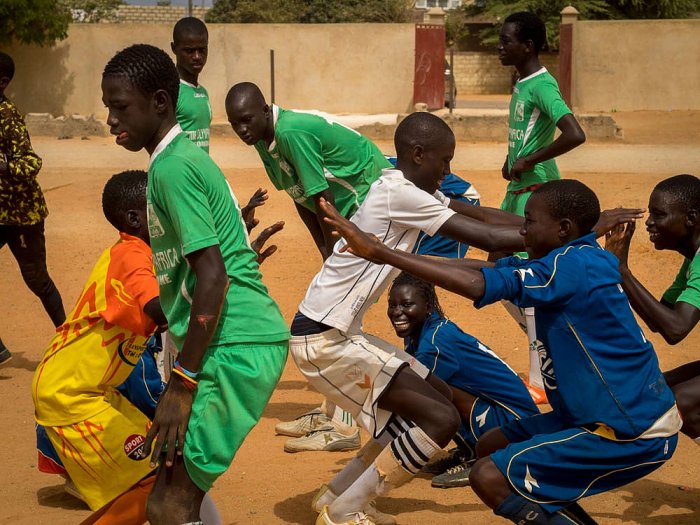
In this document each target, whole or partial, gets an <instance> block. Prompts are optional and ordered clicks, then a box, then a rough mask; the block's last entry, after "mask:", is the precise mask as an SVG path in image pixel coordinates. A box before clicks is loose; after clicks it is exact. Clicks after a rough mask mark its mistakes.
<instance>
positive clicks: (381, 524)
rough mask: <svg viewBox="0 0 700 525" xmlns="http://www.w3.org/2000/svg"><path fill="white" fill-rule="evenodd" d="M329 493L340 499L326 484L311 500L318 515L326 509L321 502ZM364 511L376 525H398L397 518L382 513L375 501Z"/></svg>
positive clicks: (312, 506)
mask: <svg viewBox="0 0 700 525" xmlns="http://www.w3.org/2000/svg"><path fill="white" fill-rule="evenodd" d="M328 492H330V493H331V494H332V495H333V499H335V498H337V497H338V496H336V495H335V494H333V491H331V489H330V487H329V486H328V485H326V484H325V483H324V484H323V485H321V488H320V489H318V492H317V493H316V495H315V496H314V499H312V500H311V508H312V509H314V511H316V512H318V513H321V512H323V509H324V508H325V507H326V505H321V504H320V503H319V501H320V500H321V498H322V497H323V495H324V494H326V493H328ZM362 511H363V512H364V513H365V514H367V516H368V517H369V519H371V520H372V521H373V522H374V523H375V524H376V525H396V518H395V517H394V516H392V515H391V514H387V513H385V512H382V511H381V510H378V509H377V507H376V504H375V502H374V501H370V502H369V503H368V504H367V506H366V507H365V508H364V509H362Z"/></svg>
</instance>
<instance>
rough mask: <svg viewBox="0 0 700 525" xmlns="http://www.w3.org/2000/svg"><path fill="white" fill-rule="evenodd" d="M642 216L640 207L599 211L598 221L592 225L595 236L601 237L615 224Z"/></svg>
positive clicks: (642, 212) (642, 211)
mask: <svg viewBox="0 0 700 525" xmlns="http://www.w3.org/2000/svg"><path fill="white" fill-rule="evenodd" d="M642 217H644V210H643V209H641V208H613V209H611V210H604V211H602V212H600V218H599V219H598V222H597V223H596V224H595V226H593V231H594V232H595V234H596V237H602V236H603V235H605V234H606V233H607V232H609V231H610V230H612V229H613V228H614V227H615V226H619V225H620V224H625V223H629V222H634V221H636V220H637V219H641V218H642Z"/></svg>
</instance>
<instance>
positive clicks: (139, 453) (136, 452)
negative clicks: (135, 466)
mask: <svg viewBox="0 0 700 525" xmlns="http://www.w3.org/2000/svg"><path fill="white" fill-rule="evenodd" d="M145 444H146V437H145V436H142V435H141V434H131V435H130V436H129V437H128V438H126V441H124V453H125V454H126V455H127V456H128V457H129V459H133V460H134V461H142V460H144V459H146V452H145V451H144V445H145Z"/></svg>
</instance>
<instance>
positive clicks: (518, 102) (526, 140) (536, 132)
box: [508, 67, 571, 191]
mask: <svg viewBox="0 0 700 525" xmlns="http://www.w3.org/2000/svg"><path fill="white" fill-rule="evenodd" d="M569 113H571V110H570V109H569V107H568V106H567V105H566V102H564V100H563V99H562V98H561V93H560V92H559V86H558V85H557V81H556V79H555V78H554V77H553V76H552V75H550V74H549V73H548V72H547V70H546V69H545V68H544V67H543V68H541V69H540V70H539V71H537V72H535V73H533V74H532V75H530V76H528V77H525V78H523V79H520V80H519V81H518V82H517V83H516V84H515V87H514V88H513V95H512V97H511V99H510V112H509V115H508V169H510V168H511V167H512V166H513V163H514V162H515V161H516V159H518V158H520V157H526V156H527V155H529V154H530V153H533V152H535V151H538V150H540V149H542V148H545V147H547V146H549V145H550V144H551V143H552V141H553V140H554V130H555V129H556V127H557V122H558V121H559V119H560V118H562V117H563V116H564V115H568V114H569ZM558 178H559V170H558V169H557V164H556V162H554V159H550V160H546V161H544V162H540V163H539V164H537V165H536V166H535V168H534V169H533V170H532V171H525V172H523V173H522V174H521V178H520V181H518V182H516V181H510V182H509V183H508V191H519V190H522V189H524V188H527V187H528V186H532V185H533V184H541V183H544V182H547V181H550V180H556V179H558Z"/></svg>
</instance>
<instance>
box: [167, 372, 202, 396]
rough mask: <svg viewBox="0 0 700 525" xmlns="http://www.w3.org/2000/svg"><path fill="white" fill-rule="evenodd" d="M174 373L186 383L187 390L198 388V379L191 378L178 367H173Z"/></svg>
mask: <svg viewBox="0 0 700 525" xmlns="http://www.w3.org/2000/svg"><path fill="white" fill-rule="evenodd" d="M173 374H175V375H177V376H178V377H179V378H180V381H182V384H183V385H185V388H187V390H189V391H190V392H192V391H193V390H194V389H195V388H197V385H198V383H197V381H195V380H194V379H190V378H189V377H187V376H186V375H185V374H183V373H182V372H180V371H179V370H178V369H177V368H173Z"/></svg>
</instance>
